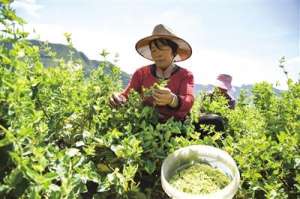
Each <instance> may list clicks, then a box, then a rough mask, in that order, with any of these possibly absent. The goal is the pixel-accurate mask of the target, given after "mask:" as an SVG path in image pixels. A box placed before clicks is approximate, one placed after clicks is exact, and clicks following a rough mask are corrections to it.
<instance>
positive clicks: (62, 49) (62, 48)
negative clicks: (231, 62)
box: [30, 40, 281, 97]
mask: <svg viewBox="0 0 300 199" xmlns="http://www.w3.org/2000/svg"><path fill="white" fill-rule="evenodd" d="M30 42H31V43H32V44H33V45H37V46H41V45H42V44H43V42H42V41H38V40H30ZM48 46H49V47H50V48H51V49H52V50H53V51H54V52H55V53H56V54H57V57H58V58H63V59H64V60H66V61H67V60H69V59H70V52H72V56H73V58H74V59H79V60H81V62H82V64H83V67H84V72H85V74H86V75H87V76H88V74H89V73H90V72H91V71H92V70H93V69H95V68H97V67H98V66H99V64H100V63H101V61H98V60H90V59H89V58H88V57H87V56H86V55H85V54H84V53H83V52H80V51H78V50H76V49H72V48H70V47H69V46H67V45H64V44H56V43H48ZM41 59H42V62H43V64H44V65H45V66H46V67H49V66H51V65H52V66H53V60H51V57H49V56H48V55H47V54H46V53H43V52H41ZM109 71H110V70H109V68H106V70H105V72H106V73H109ZM130 76H131V75H129V74H128V73H126V72H124V71H122V73H121V79H122V82H123V85H124V86H125V85H127V84H128V82H129V80H130ZM252 86H253V85H251V84H247V85H242V86H240V87H238V86H234V87H233V88H234V89H233V91H234V92H233V95H234V96H235V97H238V96H239V94H240V92H241V90H246V91H247V92H250V91H251V89H252ZM212 88H213V85H211V84H208V85H203V84H196V85H195V88H194V91H195V94H196V95H198V94H199V93H200V91H210V90H212ZM274 91H275V92H276V93H280V92H281V91H280V90H278V89H275V88H274Z"/></svg>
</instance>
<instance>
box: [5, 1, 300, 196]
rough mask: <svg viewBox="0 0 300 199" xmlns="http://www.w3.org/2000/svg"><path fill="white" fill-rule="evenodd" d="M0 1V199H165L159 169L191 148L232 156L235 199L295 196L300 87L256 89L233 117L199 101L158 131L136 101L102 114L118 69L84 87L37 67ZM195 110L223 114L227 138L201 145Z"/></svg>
mask: <svg viewBox="0 0 300 199" xmlns="http://www.w3.org/2000/svg"><path fill="white" fill-rule="evenodd" d="M1 2H2V3H1V4H0V8H1V9H0V22H1V27H3V29H2V30H1V33H0V63H1V67H0V76H1V80H0V105H1V106H0V129H1V130H0V165H1V166H0V183H1V184H0V196H1V198H91V197H92V196H94V198H167V197H166V195H165V194H164V193H163V191H162V189H161V185H160V166H161V164H162V161H163V159H164V158H165V157H166V156H167V155H168V154H169V153H171V152H172V151H174V150H176V149H178V148H180V147H183V146H188V145H191V144H209V145H213V146H216V147H219V148H222V149H224V150H226V151H228V153H230V154H231V155H232V157H233V158H234V159H235V160H236V162H237V164H238V167H239V169H240V172H241V180H242V182H241V185H240V189H239V192H238V193H237V195H236V198H297V197H299V192H300V185H299V184H300V177H299V170H300V169H299V167H300V157H299V154H300V150H299V146H300V145H299V135H300V134H299V132H300V123H299V121H300V96H299V95H300V83H299V81H298V82H292V81H291V80H289V89H288V90H287V91H284V92H282V93H281V94H280V95H275V94H274V93H273V92H272V89H271V88H272V87H271V85H269V84H267V83H260V84H257V85H256V86H255V87H254V89H253V95H252V97H251V96H248V97H247V96H244V95H241V96H240V99H239V101H238V104H237V108H236V109H235V110H229V109H228V108H224V103H223V102H224V100H223V101H222V99H220V102H216V103H211V104H207V103H206V104H205V102H201V101H199V100H198V101H197V102H196V103H195V105H194V107H193V111H192V114H191V118H190V119H188V120H187V121H185V122H184V123H181V122H177V121H174V120H173V119H170V120H169V121H167V122H166V123H163V124H162V123H159V122H158V121H157V113H156V111H155V110H154V109H153V108H151V107H144V106H143V105H142V103H141V101H142V99H141V98H140V96H139V95H138V94H137V93H135V92H132V93H131V95H130V97H129V101H128V103H127V104H125V105H123V106H122V107H120V108H119V109H112V108H111V107H110V106H109V105H108V100H109V97H110V96H111V94H112V93H113V92H115V91H118V90H120V89H121V83H120V70H119V68H117V67H115V66H112V67H110V69H111V73H110V75H106V73H104V70H103V69H104V68H105V67H106V66H107V65H110V64H109V63H108V62H102V64H101V65H99V67H98V69H97V70H94V71H93V72H92V73H91V76H90V77H89V78H88V79H87V78H85V77H84V73H83V69H82V67H81V66H80V63H77V62H76V60H70V61H68V62H65V61H64V60H60V61H59V62H58V65H57V66H56V67H49V68H45V67H43V64H42V63H41V61H40V57H39V55H40V53H39V52H40V51H41V50H43V52H45V51H47V49H46V48H47V47H45V48H44V49H42V48H39V47H37V46H33V45H31V44H30V43H29V42H27V41H26V37H27V35H28V33H24V32H22V31H21V27H22V24H23V23H24V21H23V20H22V19H21V18H19V17H17V16H16V15H15V12H14V11H13V10H12V9H11V8H10V5H9V4H10V3H9V1H3V0H2V1H1ZM67 39H68V41H69V42H70V45H71V44H72V43H71V40H70V38H67ZM8 45H9V46H10V48H8V47H7V46H8ZM45 49H46V50H45ZM48 51H49V54H50V55H49V56H52V57H53V58H55V55H53V54H51V51H50V50H49V49H48ZM105 56H106V55H105V54H103V57H104V58H105ZM106 64H107V65H106ZM199 106H205V107H206V108H207V109H209V110H212V111H214V110H215V111H218V112H219V113H221V114H222V115H223V116H224V117H225V118H226V121H227V124H226V130H225V131H224V132H215V131H214V130H213V129H212V128H211V127H210V128H211V131H212V134H209V135H207V136H205V137H204V139H199V136H200V132H196V131H194V128H193V125H192V123H193V121H194V120H196V119H197V110H198V108H199Z"/></svg>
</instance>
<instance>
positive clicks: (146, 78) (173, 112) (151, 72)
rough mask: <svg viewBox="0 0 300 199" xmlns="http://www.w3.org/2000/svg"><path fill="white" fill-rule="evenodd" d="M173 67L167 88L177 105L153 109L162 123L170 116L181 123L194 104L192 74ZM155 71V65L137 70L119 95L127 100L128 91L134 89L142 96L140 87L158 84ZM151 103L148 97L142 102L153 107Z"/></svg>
mask: <svg viewBox="0 0 300 199" xmlns="http://www.w3.org/2000/svg"><path fill="white" fill-rule="evenodd" d="M175 67H176V68H175V70H174V71H173V72H172V74H171V76H170V78H169V81H168V85H167V88H169V89H170V90H171V91H172V92H173V93H174V94H176V95H177V97H178V100H179V105H178V107H176V108H172V107H170V106H156V107H155V108H156V109H157V110H158V112H159V116H160V120H161V121H162V122H164V121H166V120H168V119H169V118H171V117H172V116H174V118H175V119H176V120H181V121H183V120H184V119H185V118H186V116H187V114H188V113H189V111H190V110H191V108H192V106H193V103H194V95H193V88H194V77H193V74H192V73H191V72H189V71H188V70H186V69H184V68H181V67H179V66H177V65H176V66H175ZM155 70H156V66H155V64H153V65H148V66H144V67H141V68H139V69H137V70H136V71H135V73H134V74H133V76H132V78H131V80H130V82H129V84H128V86H127V87H126V89H125V90H124V91H123V92H122V93H121V94H122V95H124V96H125V97H126V98H127V97H128V93H129V91H130V90H131V89H134V90H135V91H137V92H139V93H140V94H141V95H143V93H142V87H144V88H150V87H151V86H152V85H153V84H154V83H155V82H158V80H159V79H158V78H157V77H156V72H155ZM153 101H154V99H153V97H148V98H146V99H145V100H144V104H145V105H148V106H153Z"/></svg>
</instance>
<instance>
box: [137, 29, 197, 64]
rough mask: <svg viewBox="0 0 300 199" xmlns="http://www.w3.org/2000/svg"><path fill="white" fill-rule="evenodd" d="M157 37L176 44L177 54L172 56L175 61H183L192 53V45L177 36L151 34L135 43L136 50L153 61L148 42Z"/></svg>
mask: <svg viewBox="0 0 300 199" xmlns="http://www.w3.org/2000/svg"><path fill="white" fill-rule="evenodd" d="M159 38H162V39H169V40H171V41H173V42H175V43H176V44H177V45H178V49H177V55H176V56H175V57H174V61H175V62H179V61H184V60H186V59H188V58H189V57H190V56H191V55H192V47H191V46H190V44H189V43H188V42H186V41H185V40H183V39H181V38H179V37H176V36H171V35H151V36H149V37H145V38H143V39H141V40H139V41H138V42H137V43H136V45H135V49H136V51H137V52H138V53H139V54H140V55H141V56H143V57H145V58H146V59H149V60H151V61H153V59H152V56H151V50H150V46H149V44H150V42H151V41H153V40H154V39H159Z"/></svg>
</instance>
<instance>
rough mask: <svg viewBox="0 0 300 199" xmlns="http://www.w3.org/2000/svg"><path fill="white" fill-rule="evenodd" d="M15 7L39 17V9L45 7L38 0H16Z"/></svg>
mask: <svg viewBox="0 0 300 199" xmlns="http://www.w3.org/2000/svg"><path fill="white" fill-rule="evenodd" d="M12 6H13V7H14V8H15V9H17V10H18V9H20V10H22V11H24V12H25V13H26V14H28V15H29V16H32V17H38V16H39V11H40V10H41V9H42V8H43V6H42V5H40V4H38V3H37V1H36V0H15V1H14V2H13V3H12Z"/></svg>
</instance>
